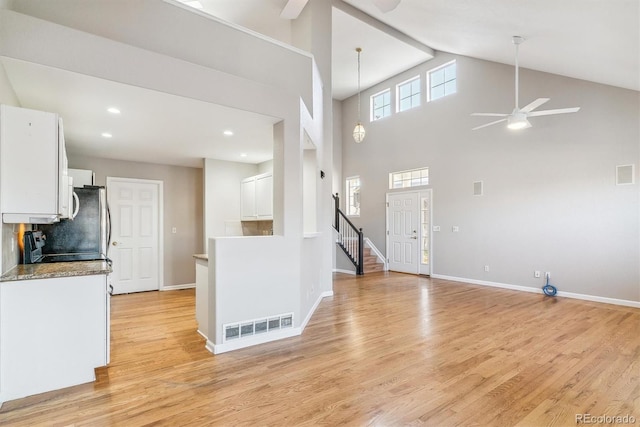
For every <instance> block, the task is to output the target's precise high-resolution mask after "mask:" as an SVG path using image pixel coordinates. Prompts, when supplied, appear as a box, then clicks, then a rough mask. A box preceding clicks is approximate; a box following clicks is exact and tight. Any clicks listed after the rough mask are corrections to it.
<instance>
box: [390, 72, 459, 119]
mask: <svg viewBox="0 0 640 427" xmlns="http://www.w3.org/2000/svg"><path fill="white" fill-rule="evenodd" d="M456 77H457V76H456ZM414 80H420V74H418V75H417V76H415V77H412V78H410V79H407V80H405V81H403V82H400V83H398V84H397V85H396V113H404V112H405V111H409V110H413V109H414V108H416V107H419V106H421V105H422V93H420V103H419V104H418V105H414V106H413V107H411V108H407V109H406V110H402V111H400V86H404V85H406V84H407V83H411V82H413V81H414ZM420 86H422V85H420ZM420 91H421V92H422V87H421V88H420Z"/></svg>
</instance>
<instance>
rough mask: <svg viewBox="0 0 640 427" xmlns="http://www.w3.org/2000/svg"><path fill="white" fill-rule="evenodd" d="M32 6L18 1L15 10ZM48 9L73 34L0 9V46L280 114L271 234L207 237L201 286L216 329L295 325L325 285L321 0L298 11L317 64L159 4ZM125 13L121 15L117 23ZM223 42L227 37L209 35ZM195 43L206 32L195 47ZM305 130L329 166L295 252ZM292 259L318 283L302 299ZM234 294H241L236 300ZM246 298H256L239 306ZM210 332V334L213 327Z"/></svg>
mask: <svg viewBox="0 0 640 427" xmlns="http://www.w3.org/2000/svg"><path fill="white" fill-rule="evenodd" d="M33 4H35V3H31V2H29V1H27V2H26V3H25V5H24V6H22V7H24V8H25V9H21V10H23V11H27V10H28V9H29V5H33ZM118 4H120V7H123V6H122V3H119V2H118ZM56 6H59V7H55V8H50V9H48V8H47V7H46V6H43V9H41V11H42V10H44V12H45V13H44V14H39V16H40V17H41V18H45V19H52V20H54V21H56V22H59V23H61V24H66V25H70V26H72V27H74V28H76V29H78V28H79V29H80V30H81V31H77V30H74V29H71V28H68V27H64V26H60V25H54V24H51V23H50V22H47V21H42V20H38V19H33V18H31V17H29V16H25V15H20V14H17V13H13V12H11V11H5V10H0V37H2V40H3V43H2V45H0V54H3V55H6V56H9V57H11V58H17V59H22V60H26V61H31V62H35V63H42V64H44V65H48V66H53V67H59V68H63V69H66V70H69V71H72V72H79V73H84V74H87V75H91V76H95V77H100V78H105V79H109V80H113V81H118V82H121V83H125V84H132V85H139V86H141V87H145V88H148V89H152V90H158V91H163V92H166V93H172V94H175V95H178V96H185V97H190V98H194V99H199V100H202V101H205V102H211V103H216V104H220V105H225V106H227V107H232V108H239V109H242V110H246V111H252V112H256V113H260V114H265V115H269V116H273V117H280V118H282V121H281V122H279V123H277V124H276V125H274V157H273V176H274V234H275V236H265V237H259V238H252V237H238V238H216V239H214V241H213V243H211V244H212V245H214V246H215V250H213V251H212V253H210V258H209V268H210V275H209V277H210V280H209V286H210V294H211V295H213V293H212V292H211V289H212V288H213V289H216V290H217V291H219V293H218V294H217V295H215V297H214V298H215V304H216V305H221V306H223V307H225V308H224V310H220V311H216V313H215V315H214V316H210V319H216V322H217V323H216V325H218V326H221V325H222V324H223V323H227V322H234V321H241V320H245V319H246V318H247V316H248V317H249V318H256V317H259V316H260V315H261V313H273V312H274V311H277V312H281V311H283V310H284V311H285V312H293V313H294V316H295V326H296V327H298V328H299V327H300V326H301V322H302V321H303V320H304V319H306V318H307V317H308V315H309V314H310V313H311V312H312V308H313V304H314V303H315V302H316V301H318V298H319V297H320V295H321V294H322V293H323V292H327V291H329V290H330V289H331V255H330V254H331V244H330V243H331V240H330V239H329V230H330V228H329V227H330V223H329V219H330V214H329V213H330V212H331V207H330V201H331V199H330V194H331V167H332V157H333V155H332V147H331V80H330V69H331V64H330V57H331V33H330V31H327V29H328V28H330V26H331V5H330V3H328V2H326V1H325V0H310V2H309V4H308V6H307V7H308V8H309V14H308V15H307V18H305V20H306V21H307V23H309V24H310V25H309V27H307V30H308V31H312V34H313V37H308V38H306V39H308V40H310V41H311V48H310V50H311V51H312V52H313V53H314V54H317V58H318V62H317V64H316V63H315V62H314V61H313V59H312V57H311V55H309V54H307V53H304V52H302V51H299V50H296V49H289V48H286V47H283V46H280V45H277V44H275V45H268V46H266V45H265V43H267V44H268V42H266V41H265V40H262V39H260V38H258V37H254V36H252V35H249V34H248V33H246V32H244V31H242V30H239V29H235V28H231V27H228V26H227V25H226V24H221V23H218V22H216V20H212V19H209V18H206V17H202V16H200V15H198V14H197V13H192V12H188V11H185V10H182V9H180V8H176V7H174V6H172V5H168V4H166V3H163V2H158V1H149V0H144V1H141V2H139V3H138V2H135V4H133V3H132V4H129V3H127V6H126V10H124V9H119V10H118V7H117V5H114V3H113V2H110V1H106V0H96V1H94V2H92V5H91V7H90V8H85V4H84V3H83V2H78V1H74V0H63V1H62V2H61V3H59V4H57V5H56ZM63 6H64V7H63ZM72 6H73V7H72ZM59 9H60V10H59ZM65 10H68V12H69V13H68V14H65V13H64V12H65ZM116 12H117V13H116ZM128 12H131V14H129V13H128ZM123 13H125V14H126V16H127V20H125V21H123V22H120V21H118V18H120V17H121V16H122V15H123ZM85 14H86V15H88V16H87V17H85V16H84V15H85ZM137 17H139V19H137ZM143 18H144V19H143ZM140 22H143V26H142V27H140ZM94 24H95V25H94ZM209 26H212V28H210V27H209ZM223 27H224V28H223ZM115 28H117V31H116V30H115ZM158 28H162V29H163V30H162V31H161V32H158V31H157V29H158ZM83 31H87V32H91V33H94V34H89V33H86V32H83ZM300 31H304V28H297V29H296V30H295V32H296V33H297V34H298V35H299V34H300ZM203 34H210V35H212V37H202V35H203ZM96 35H97V37H96ZM220 35H224V37H219V36H220ZM293 38H297V36H296V35H293ZM221 39H223V40H225V41H226V43H224V44H219V43H218V44H214V45H211V44H210V40H221ZM114 40H117V41H114ZM194 40H196V41H197V40H205V41H203V42H202V43H203V44H199V43H196V44H195V45H194V44H193V42H194ZM238 52H240V53H241V55H240V56H238ZM101 54H102V55H101ZM256 64H260V66H259V67H258V66H256ZM158 70H162V72H158ZM327 129H328V130H329V132H327ZM304 132H306V133H308V134H309V135H310V136H311V137H312V138H313V140H314V142H316V143H317V147H318V163H319V165H320V167H321V168H322V169H323V170H325V171H326V172H327V173H328V177H327V179H325V180H323V181H322V187H321V191H319V192H318V200H317V206H318V218H321V219H320V221H319V225H318V226H319V228H320V230H321V231H322V233H321V235H320V236H318V238H317V241H318V242H320V243H319V244H318V245H317V247H316V246H314V248H312V249H313V250H312V251H311V252H308V251H304V252H303V250H302V244H303V222H302V196H301V194H302V144H301V142H302V135H303V133H304ZM256 239H257V240H256ZM260 239H262V240H260ZM210 242H211V241H210ZM211 248H212V247H211V246H210V249H211ZM303 257H304V258H303ZM306 257H308V259H307V258H306ZM302 265H312V266H313V270H312V272H313V273H314V274H317V275H318V277H320V280H321V284H320V286H314V287H313V292H311V293H310V297H309V301H311V302H310V303H307V300H306V299H305V300H303V298H302V297H301V295H303V294H305V295H306V291H307V290H309V289H310V287H311V285H312V284H311V283H305V282H304V280H303V276H302V273H301V268H302ZM305 274H306V273H305ZM239 291H241V294H242V298H236V292H239ZM247 296H248V297H249V298H254V296H255V298H256V300H255V301H251V302H250V303H247V301H245V299H246V298H247ZM212 301H213V299H212ZM211 331H214V333H215V334H218V333H219V330H218V328H216V326H215V325H213V326H211V327H210V328H209V332H210V333H211ZM216 341H217V336H216ZM216 344H218V343H216Z"/></svg>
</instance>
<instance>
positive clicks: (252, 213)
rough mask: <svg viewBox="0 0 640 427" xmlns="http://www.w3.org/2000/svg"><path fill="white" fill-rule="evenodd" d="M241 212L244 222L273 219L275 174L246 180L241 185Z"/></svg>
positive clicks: (265, 174) (269, 173)
mask: <svg viewBox="0 0 640 427" xmlns="http://www.w3.org/2000/svg"><path fill="white" fill-rule="evenodd" d="M240 193H241V196H240V201H241V206H240V212H241V219H242V220H243V221H258V220H268V219H273V174H272V173H271V172H268V173H263V174H260V175H255V176H250V177H249V178H245V179H243V180H242V182H241V183H240Z"/></svg>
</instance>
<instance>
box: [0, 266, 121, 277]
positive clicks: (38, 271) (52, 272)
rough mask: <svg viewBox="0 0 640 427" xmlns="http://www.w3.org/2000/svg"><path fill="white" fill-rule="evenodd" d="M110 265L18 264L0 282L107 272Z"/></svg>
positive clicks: (109, 269)
mask: <svg viewBox="0 0 640 427" xmlns="http://www.w3.org/2000/svg"><path fill="white" fill-rule="evenodd" d="M109 273H111V267H110V266H109V264H108V263H107V262H105V261H74V262H52V263H44V264H18V265H17V266H15V267H14V268H12V269H11V270H9V271H7V272H6V273H5V274H3V275H2V276H0V282H9V281H15V280H34V279H53V278H57V277H72V276H90V275H94V274H109Z"/></svg>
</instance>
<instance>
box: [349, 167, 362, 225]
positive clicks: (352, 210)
mask: <svg viewBox="0 0 640 427" xmlns="http://www.w3.org/2000/svg"><path fill="white" fill-rule="evenodd" d="M346 184H347V188H346V190H347V191H346V194H347V200H346V208H347V215H350V216H358V215H360V177H359V176H352V177H350V178H347V180H346Z"/></svg>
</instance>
